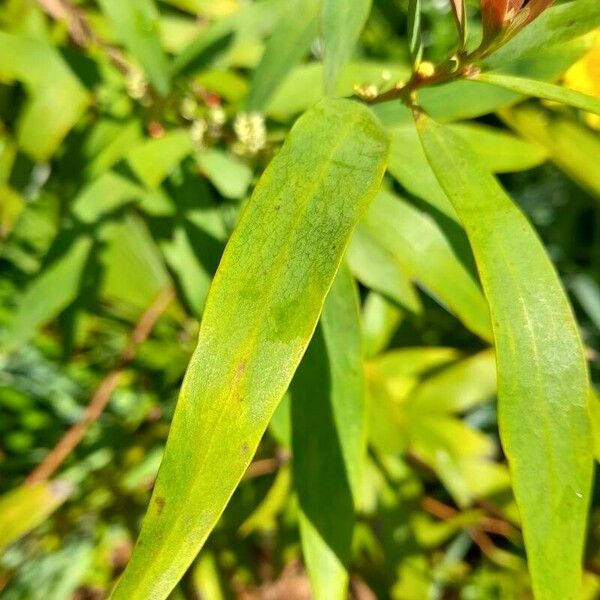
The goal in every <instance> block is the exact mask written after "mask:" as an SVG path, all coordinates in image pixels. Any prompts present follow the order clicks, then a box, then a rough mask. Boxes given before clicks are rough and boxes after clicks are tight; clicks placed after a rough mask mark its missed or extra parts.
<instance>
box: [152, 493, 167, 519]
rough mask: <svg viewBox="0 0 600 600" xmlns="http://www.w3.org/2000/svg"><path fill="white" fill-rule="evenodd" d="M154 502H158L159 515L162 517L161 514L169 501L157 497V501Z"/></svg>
mask: <svg viewBox="0 0 600 600" xmlns="http://www.w3.org/2000/svg"><path fill="white" fill-rule="evenodd" d="M154 502H156V510H157V511H158V514H159V515H160V513H161V512H162V511H163V508H164V507H165V504H166V503H167V501H166V500H165V499H164V498H163V497H162V496H157V497H156V500H155V501H154Z"/></svg>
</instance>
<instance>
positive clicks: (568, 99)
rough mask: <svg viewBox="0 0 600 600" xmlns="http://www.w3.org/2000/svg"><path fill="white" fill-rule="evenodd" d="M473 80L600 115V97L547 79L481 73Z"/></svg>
mask: <svg viewBox="0 0 600 600" xmlns="http://www.w3.org/2000/svg"><path fill="white" fill-rule="evenodd" d="M472 79H473V81H481V82H482V83H491V84H492V85H497V86H498V87H502V88H505V89H507V90H511V91H513V92H517V93H519V94H525V95H527V96H535V97H536V98H543V99H544V100H551V101H553V102H561V103H562V104H568V105H570V106H573V107H575V108H580V109H581V110H585V111H587V112H591V113H595V114H597V115H600V98H594V96H588V95H587V94H582V93H581V92H576V91H575V90H569V89H567V88H564V87H561V86H560V85H554V84H552V83H546V82H545V81H535V80H534V79H526V78H524V77H514V76H512V75H501V74H500V73H479V74H478V75H476V76H475V77H473V78H472Z"/></svg>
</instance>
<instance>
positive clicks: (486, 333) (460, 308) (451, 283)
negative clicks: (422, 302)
mask: <svg viewBox="0 0 600 600" xmlns="http://www.w3.org/2000/svg"><path fill="white" fill-rule="evenodd" d="M440 223H442V224H443V227H444V229H442V228H441V227H440ZM361 226H364V227H365V228H366V229H367V230H368V231H369V232H370V234H371V236H372V237H373V238H375V239H377V240H378V242H379V243H380V244H381V245H382V246H383V247H385V248H386V249H387V250H388V252H389V253H390V254H392V255H393V256H394V257H395V258H396V260H397V261H398V262H399V263H400V264H401V265H402V267H403V269H404V271H405V272H406V273H407V274H408V275H409V277H411V278H412V279H414V280H415V281H416V282H417V283H418V284H419V285H420V286H421V287H423V288H425V290H426V291H427V292H428V293H429V294H430V295H432V296H433V297H434V298H435V299H436V300H438V301H439V302H440V303H441V304H442V305H443V306H445V307H446V308H447V309H448V310H449V311H451V312H452V313H454V314H455V315H456V316H457V317H458V318H459V319H460V320H461V321H462V322H463V323H464V324H465V325H466V326H467V327H468V328H469V329H470V330H471V331H473V332H474V333H476V334H477V335H479V336H480V337H482V338H483V339H491V324H490V317H489V311H488V306H487V302H486V300H485V298H484V296H483V294H482V293H481V290H480V289H479V286H478V284H477V280H476V278H475V276H474V274H473V273H472V272H471V271H470V269H469V268H468V267H467V266H465V265H469V263H470V262H472V257H471V256H470V255H469V249H468V247H466V246H465V245H464V244H465V243H466V240H465V242H464V243H463V242H462V238H463V237H464V233H462V231H461V230H460V228H459V227H458V225H457V224H454V225H453V224H452V222H451V221H449V220H448V219H445V220H440V221H439V222H438V221H435V220H434V219H433V218H432V217H431V216H430V215H428V214H427V213H426V212H423V211H420V210H418V209H416V208H414V207H413V206H411V205H410V204H409V203H408V202H406V201H405V200H402V199H401V198H398V197H395V196H393V195H392V194H390V193H388V192H381V193H380V194H379V195H378V196H377V198H376V199H375V202H373V204H372V205H371V207H370V208H369V210H368V212H367V214H366V215H365V218H364V219H363V220H362V222H361Z"/></svg>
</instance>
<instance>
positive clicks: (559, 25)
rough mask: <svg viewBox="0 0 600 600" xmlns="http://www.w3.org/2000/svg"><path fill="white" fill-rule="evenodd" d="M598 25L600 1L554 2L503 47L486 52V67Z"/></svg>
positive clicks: (534, 50)
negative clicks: (489, 52)
mask: <svg viewBox="0 0 600 600" xmlns="http://www.w3.org/2000/svg"><path fill="white" fill-rule="evenodd" d="M597 27H600V4H599V3H598V2H597V1H596V0H575V1H574V2H565V3H564V4H559V5H557V6H554V7H552V8H550V9H548V10H547V11H545V12H544V13H542V14H541V15H540V16H539V17H538V18H537V19H536V20H535V21H534V22H533V23H531V24H530V25H528V26H527V27H526V28H525V29H523V31H521V32H520V33H519V34H518V35H516V36H515V37H514V38H513V39H512V40H510V41H509V42H508V43H507V44H505V45H504V46H503V47H502V48H499V49H498V50H496V51H495V52H494V53H493V54H491V55H490V56H488V57H487V58H486V59H485V60H484V61H483V65H484V66H485V67H486V68H488V69H493V68H496V67H497V66H499V65H503V64H505V63H507V62H513V61H515V60H518V59H520V58H522V57H524V56H530V55H533V54H535V53H538V52H539V51H540V49H541V48H547V47H548V46H556V48H557V49H559V50H560V47H561V46H560V45H564V43H565V42H568V41H569V40H573V39H575V38H578V37H581V36H582V35H584V34H586V33H588V32H589V31H593V30H594V29H596V28H597Z"/></svg>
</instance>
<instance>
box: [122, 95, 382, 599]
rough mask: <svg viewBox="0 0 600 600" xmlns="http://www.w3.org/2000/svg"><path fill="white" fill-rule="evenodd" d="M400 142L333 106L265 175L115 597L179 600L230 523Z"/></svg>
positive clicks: (212, 299) (226, 269) (362, 115)
mask: <svg viewBox="0 0 600 600" xmlns="http://www.w3.org/2000/svg"><path fill="white" fill-rule="evenodd" d="M387 146H388V144H387V140H386V137H385V134H384V132H383V130H382V129H381V126H380V125H379V123H378V122H377V121H376V120H375V119H374V117H373V116H372V115H371V114H370V112H369V111H368V109H366V108H365V107H363V106H361V105H359V104H357V103H354V102H351V101H348V100H329V101H323V102H321V103H319V104H318V105H317V106H316V107H314V108H313V109H311V110H310V111H309V112H308V113H306V114H305V115H304V116H303V117H301V118H300V119H299V120H298V122H297V123H296V125H295V126H294V127H293V128H292V130H291V132H290V134H289V136H288V138H287V141H286V143H285V144H284V146H283V148H282V149H281V150H280V152H279V153H278V154H277V156H276V157H275V158H274V160H273V161H272V163H271V164H270V166H269V167H268V168H267V169H266V171H265V172H264V174H263V176H262V177H261V179H260V181H259V183H258V184H257V186H256V189H255V191H254V194H253V195H252V198H251V199H250V201H249V203H248V205H247V206H246V209H245V210H244V212H243V214H242V217H241V219H240V222H239V224H238V226H237V228H236V229H235V231H234V233H233V235H232V237H231V239H230V241H229V243H228V245H227V248H226V250H225V253H224V255H223V258H222V260H221V264H220V266H219V269H218V271H217V273H216V275H215V278H214V280H213V284H212V287H211V289H210V292H209V295H208V299H207V302H206V307H205V310H204V315H203V320H202V323H201V326H200V335H199V341H198V347H197V349H196V351H195V353H194V356H193V357H192V360H191V362H190V365H189V368H188V372H187V374H186V377H185V380H184V382H183V386H182V390H181V395H180V398H179V402H178V404H177V410H176V412H175V416H174V418H173V423H172V425H171V432H170V435H169V439H168V442H167V447H166V450H165V455H164V458H163V462H162V464H161V468H160V471H159V474H158V479H157V482H156V486H155V488H154V493H153V495H152V499H151V501H150V507H149V509H148V513H147V515H146V518H145V520H144V523H143V526H142V532H141V534H140V537H139V541H138V544H137V546H136V548H135V550H134V553H133V556H132V558H131V560H130V563H129V565H128V567H127V569H126V571H125V573H124V574H123V576H122V578H121V580H120V582H119V583H118V584H117V587H116V589H115V591H114V594H113V597H114V598H115V600H119V599H127V600H135V599H140V600H142V599H143V600H151V599H161V600H162V599H164V598H166V597H167V595H168V594H169V592H170V591H171V590H172V589H173V587H174V586H175V584H176V583H177V581H178V580H179V579H180V577H181V576H182V575H183V573H184V572H185V570H186V569H187V567H188V566H189V564H190V563H191V561H192V560H193V558H194V557H195V556H196V554H197V553H198V551H199V549H200V548H201V547H202V545H203V544H204V542H205V540H206V538H207V537H208V535H209V533H210V531H211V530H212V528H213V527H214V525H215V524H216V522H217V520H218V519H219V516H220V515H221V513H222V511H223V510H224V508H225V506H226V504H227V502H228V500H229V498H230V497H231V494H232V493H233V491H234V490H235V487H236V486H237V484H238V482H239V481H240V479H241V477H242V475H243V474H244V472H245V470H246V468H247V467H248V464H249V463H250V461H251V460H252V456H253V454H254V451H255V450H256V447H257V446H258V443H259V441H260V439H261V436H262V434H263V433H264V431H265V429H266V427H267V424H268V422H269V419H270V418H271V415H272V414H273V411H274V410H275V408H276V406H277V403H278V402H279V401H280V399H281V397H282V396H283V394H284V393H285V390H286V389H287V387H288V385H289V383H290V381H291V379H292V376H293V373H294V371H295V369H296V367H297V365H298V363H299V362H300V359H301V357H302V354H303V353H304V350H305V349H306V346H307V345H308V342H309V340H310V338H311V336H312V333H313V331H314V328H315V326H316V324H317V319H318V317H319V313H320V311H321V308H322V305H323V302H324V299H325V296H326V294H327V292H328V290H329V287H330V286H331V283H332V281H333V279H334V276H335V273H336V271H337V269H338V266H339V264H340V261H341V260H342V256H343V254H344V251H345V248H346V246H347V244H348V242H349V239H350V236H351V234H352V230H353V228H354V226H355V225H356V223H357V221H358V219H359V218H360V216H361V214H362V213H363V212H364V210H365V209H366V207H367V205H368V204H369V202H370V201H371V199H372V198H373V196H374V195H375V193H376V191H377V189H378V187H379V185H380V182H381V178H382V176H383V171H384V168H385V161H386V155H387ZM223 440H226V443H224V442H223ZM182 465H185V468H182Z"/></svg>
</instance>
